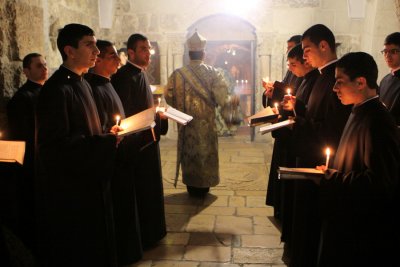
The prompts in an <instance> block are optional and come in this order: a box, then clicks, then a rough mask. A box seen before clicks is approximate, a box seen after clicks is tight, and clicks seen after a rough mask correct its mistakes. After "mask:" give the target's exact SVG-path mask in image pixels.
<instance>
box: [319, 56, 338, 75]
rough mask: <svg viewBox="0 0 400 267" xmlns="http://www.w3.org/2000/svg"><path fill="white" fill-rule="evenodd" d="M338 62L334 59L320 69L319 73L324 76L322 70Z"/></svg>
mask: <svg viewBox="0 0 400 267" xmlns="http://www.w3.org/2000/svg"><path fill="white" fill-rule="evenodd" d="M336 61H338V60H337V59H334V60H332V61H329V62H328V63H326V64H325V65H323V66H322V67H319V68H318V71H319V73H320V74H322V70H323V69H325V68H326V67H328V66H329V65H331V64H333V63H335V62H336Z"/></svg>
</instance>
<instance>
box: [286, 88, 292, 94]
mask: <svg viewBox="0 0 400 267" xmlns="http://www.w3.org/2000/svg"><path fill="white" fill-rule="evenodd" d="M286 92H287V95H288V96H291V95H292V94H291V90H290V88H288V89H287V90H286Z"/></svg>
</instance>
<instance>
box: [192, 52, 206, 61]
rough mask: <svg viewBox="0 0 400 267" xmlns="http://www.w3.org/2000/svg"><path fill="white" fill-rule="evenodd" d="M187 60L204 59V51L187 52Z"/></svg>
mask: <svg viewBox="0 0 400 267" xmlns="http://www.w3.org/2000/svg"><path fill="white" fill-rule="evenodd" d="M189 58H190V59H191V60H202V59H203V58H204V51H189Z"/></svg>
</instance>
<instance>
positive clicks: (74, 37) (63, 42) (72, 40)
mask: <svg viewBox="0 0 400 267" xmlns="http://www.w3.org/2000/svg"><path fill="white" fill-rule="evenodd" d="M84 36H94V31H93V30H92V29H91V28H89V27H88V26H86V25H82V24H77V23H71V24H67V25H65V26H64V28H62V29H60V30H59V31H58V37H57V47H58V50H59V51H60V53H61V56H62V59H63V60H66V59H67V54H65V52H64V47H66V46H67V45H69V46H72V47H74V48H78V46H79V41H80V40H81V39H82V38H83V37H84Z"/></svg>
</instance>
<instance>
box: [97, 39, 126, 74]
mask: <svg viewBox="0 0 400 267" xmlns="http://www.w3.org/2000/svg"><path fill="white" fill-rule="evenodd" d="M120 62H121V59H120V58H119V56H118V53H117V49H116V48H115V46H109V47H107V49H106V51H105V53H104V55H102V56H101V57H98V58H97V61H96V66H98V67H99V68H101V70H102V72H103V73H104V74H105V75H106V76H107V77H110V76H111V75H113V74H114V73H116V72H117V70H118V67H119V64H120Z"/></svg>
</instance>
